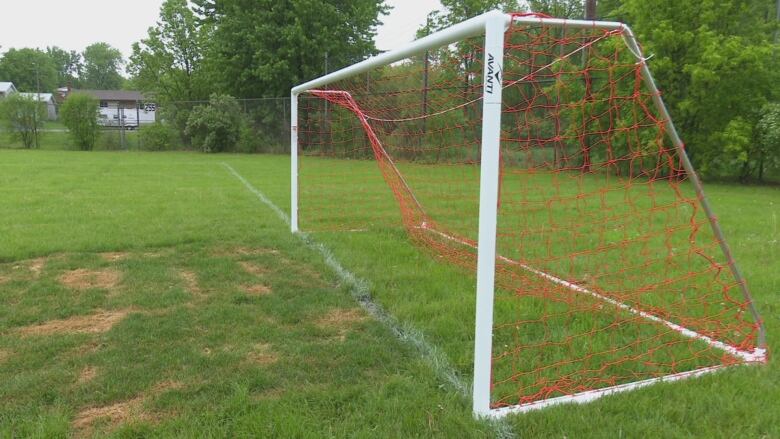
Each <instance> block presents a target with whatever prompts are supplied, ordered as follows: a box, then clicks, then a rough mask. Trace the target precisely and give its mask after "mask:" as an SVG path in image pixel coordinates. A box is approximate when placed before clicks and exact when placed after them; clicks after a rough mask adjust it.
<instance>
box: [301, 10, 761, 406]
mask: <svg viewBox="0 0 780 439" xmlns="http://www.w3.org/2000/svg"><path fill="white" fill-rule="evenodd" d="M291 122H292V135H291V137H292V138H291V142H292V148H291V157H292V160H291V161H292V182H291V184H292V206H291V226H292V230H293V232H296V231H298V230H299V229H300V230H303V231H315V230H326V231H329V230H337V231H346V232H360V231H363V230H367V229H383V228H393V227H394V228H402V229H403V230H405V232H406V233H407V234H408V236H409V238H410V239H411V240H412V241H413V242H414V243H416V244H417V245H419V246H421V247H423V248H424V249H426V251H427V252H429V253H430V254H431V257H435V258H437V259H439V260H441V261H444V263H452V264H456V265H458V266H460V267H462V270H461V271H462V272H463V273H464V276H473V275H474V274H471V273H476V276H475V279H476V298H475V300H476V316H475V327H476V330H475V336H474V349H473V358H474V369H473V370H474V375H473V380H474V381H473V408H474V412H475V414H476V415H478V416H490V417H498V416H503V415H505V414H508V413H516V412H524V411H527V410H533V409H538V408H542V407H546V406H549V405H552V404H558V403H564V402H587V401H590V400H593V399H595V398H598V397H600V396H604V395H608V394H612V393H616V392H622V391H626V390H631V389H636V388H639V387H643V386H646V385H650V384H653V383H657V382H662V381H673V380H679V379H683V378H688V377H695V376H699V375H702V374H706V373H711V372H714V371H717V370H721V369H723V368H726V367H730V366H736V365H743V364H756V363H763V362H765V361H766V358H767V357H766V355H767V354H766V344H765V339H764V328H763V324H762V322H761V318H760V317H759V315H758V313H757V311H756V309H755V308H754V305H753V302H752V300H751V297H750V294H749V291H748V287H747V284H746V283H745V280H744V279H743V277H742V275H741V274H740V272H739V270H738V268H737V265H736V263H735V262H734V259H733V258H732V255H731V252H730V251H729V247H728V246H727V244H726V241H725V239H724V237H723V234H722V233H721V230H720V227H719V225H718V222H717V219H716V217H715V215H714V213H713V212H712V210H711V208H710V207H709V204H708V203H707V200H706V198H705V197H704V193H703V191H702V186H701V183H700V181H699V179H698V177H697V175H696V173H695V172H694V170H693V168H692V166H691V162H690V161H689V159H688V157H687V156H686V153H685V147H684V145H683V142H682V141H681V140H680V137H679V136H678V134H677V132H676V130H675V127H674V124H673V123H672V120H671V119H670V117H669V114H668V112H667V110H666V108H665V106H664V103H663V101H662V98H661V94H660V92H659V91H658V89H657V88H656V86H655V84H654V82H653V78H652V76H651V74H650V71H649V70H648V66H647V63H646V58H645V57H644V55H643V54H642V51H641V50H640V47H639V44H638V43H637V41H636V39H635V38H634V35H633V34H632V32H631V30H630V29H629V28H628V27H627V26H626V25H624V24H622V23H616V22H601V21H577V20H563V19H555V18H549V17H546V16H541V15H538V14H505V13H501V12H497V11H494V12H490V13H487V14H484V15H481V16H478V17H475V18H473V19H470V20H467V21H465V22H463V23H460V24H458V25H455V26H452V27H450V28H448V29H445V30H442V31H439V32H436V33H434V34H431V35H429V36H427V37H424V38H421V39H419V40H417V41H415V42H413V43H410V44H408V45H407V46H405V47H403V48H400V49H398V50H393V51H390V52H387V53H383V54H381V55H378V56H375V57H373V58H370V59H367V60H365V61H362V62H359V63H357V64H354V65H352V66H349V67H347V68H344V69H342V70H339V71H337V72H334V73H331V74H329V75H326V76H323V77H321V78H318V79H315V80H312V81H310V82H307V83H305V84H302V85H300V86H297V87H295V88H294V89H293V90H292V117H291ZM299 184H300V187H299ZM299 213H300V216H299ZM350 236H354V235H350ZM378 263H379V262H378ZM463 297H464V300H474V295H473V291H472V292H470V294H464V296H463ZM422 305H423V304H421V306H422Z"/></svg>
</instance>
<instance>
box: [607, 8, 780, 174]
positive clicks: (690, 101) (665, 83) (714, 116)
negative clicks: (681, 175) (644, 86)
mask: <svg viewBox="0 0 780 439" xmlns="http://www.w3.org/2000/svg"><path fill="white" fill-rule="evenodd" d="M767 6H768V2H766V1H765V0H727V1H716V0H703V1H697V2H679V1H675V0H649V1H648V0H625V1H624V2H623V3H622V5H621V6H620V8H619V10H618V11H616V12H614V11H613V12H612V13H614V15H619V16H620V17H621V18H622V19H624V20H626V21H627V22H628V23H629V24H630V25H631V26H632V27H633V29H634V30H635V32H636V33H637V36H638V38H639V41H640V42H641V43H642V44H643V45H644V48H645V52H646V53H648V54H652V55H653V57H652V58H651V59H650V61H649V64H650V68H651V69H652V70H653V73H654V76H655V78H656V80H657V82H658V84H659V87H660V88H661V89H662V90H663V97H664V100H665V101H666V104H667V106H668V107H669V109H670V112H671V115H672V118H673V120H674V121H675V125H676V126H677V128H678V129H679V131H680V134H681V136H682V137H683V138H684V139H685V140H686V145H687V151H688V154H689V155H690V157H691V159H692V161H693V162H694V165H695V166H696V167H697V168H698V169H700V170H701V171H702V172H704V173H705V174H711V175H741V176H744V173H745V168H744V167H743V166H744V164H745V163H746V160H748V161H750V159H746V158H745V154H746V147H745V146H743V145H744V143H745V140H744V136H745V135H747V132H748V131H749V130H748V127H747V126H746V124H747V125H749V126H750V130H753V129H754V127H755V124H756V123H757V121H758V118H759V112H758V111H757V110H758V109H760V108H761V107H762V106H763V105H764V104H766V103H767V102H768V101H771V100H774V99H776V98H777V97H778V94H780V89H778V88H777V87H776V84H778V83H780V65H779V64H778V58H777V57H775V56H773V55H772V54H773V44H772V41H771V38H772V30H773V28H774V26H775V24H774V23H772V22H771V21H770V20H768V19H767V11H768V9H767Z"/></svg>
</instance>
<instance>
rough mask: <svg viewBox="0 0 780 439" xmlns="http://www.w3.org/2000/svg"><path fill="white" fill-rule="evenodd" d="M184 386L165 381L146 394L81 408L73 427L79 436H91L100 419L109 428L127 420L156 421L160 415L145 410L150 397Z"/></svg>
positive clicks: (175, 382)
mask: <svg viewBox="0 0 780 439" xmlns="http://www.w3.org/2000/svg"><path fill="white" fill-rule="evenodd" d="M182 387H184V385H183V384H182V383H179V382H177V381H163V382H160V383H157V384H155V385H154V387H152V388H151V389H150V390H149V392H147V394H146V395H140V396H136V397H135V398H132V399H129V400H126V401H121V402H117V403H114V404H111V405H107V406H103V407H88V408H85V409H83V410H81V411H80V412H79V413H78V414H77V415H76V417H75V418H74V419H73V422H71V427H73V429H74V430H76V432H77V434H76V436H77V437H91V436H93V435H94V432H93V428H94V424H95V423H96V422H98V421H107V422H108V424H109V430H112V429H114V428H116V427H118V426H119V425H120V424H123V423H125V422H127V421H131V420H135V421H147V422H155V421H158V420H159V417H158V416H156V415H155V414H154V413H149V412H144V411H143V404H144V401H146V400H147V399H148V398H153V397H155V396H157V395H159V394H161V393H164V392H166V391H168V390H173V389H180V388H182Z"/></svg>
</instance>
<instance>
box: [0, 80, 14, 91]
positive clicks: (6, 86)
mask: <svg viewBox="0 0 780 439" xmlns="http://www.w3.org/2000/svg"><path fill="white" fill-rule="evenodd" d="M10 90H13V91H16V87H14V83H13V82H0V92H7V91H10Z"/></svg>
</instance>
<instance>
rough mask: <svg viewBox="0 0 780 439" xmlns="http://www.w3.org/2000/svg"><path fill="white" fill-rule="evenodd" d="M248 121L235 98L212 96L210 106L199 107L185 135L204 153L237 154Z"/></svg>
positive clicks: (191, 116) (193, 111)
mask: <svg viewBox="0 0 780 439" xmlns="http://www.w3.org/2000/svg"><path fill="white" fill-rule="evenodd" d="M244 123H245V120H244V116H243V114H242V113H241V107H240V106H239V105H238V101H236V99H235V98H233V97H232V96H228V95H218V94H212V95H211V97H210V98H209V104H208V105H200V106H197V107H195V108H194V109H193V110H192V112H191V113H190V116H189V118H188V119H187V128H186V129H185V134H186V135H187V136H189V137H190V138H191V139H192V144H193V146H195V147H197V148H200V149H201V150H202V151H203V152H223V151H233V150H235V148H236V145H237V144H238V141H239V139H240V138H241V131H242V127H243V126H244Z"/></svg>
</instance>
